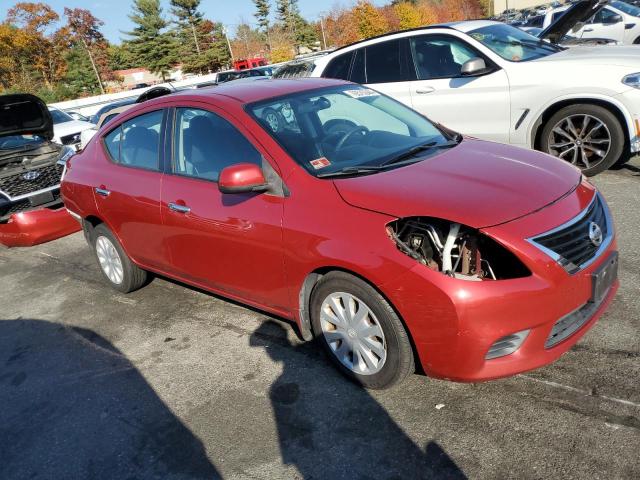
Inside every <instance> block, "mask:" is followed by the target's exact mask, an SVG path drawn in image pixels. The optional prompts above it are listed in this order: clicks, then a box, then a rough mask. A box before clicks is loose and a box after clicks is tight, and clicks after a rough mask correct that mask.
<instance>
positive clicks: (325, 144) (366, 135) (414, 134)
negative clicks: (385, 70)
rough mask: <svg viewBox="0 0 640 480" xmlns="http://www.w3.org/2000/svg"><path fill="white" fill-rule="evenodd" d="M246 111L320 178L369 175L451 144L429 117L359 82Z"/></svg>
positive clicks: (310, 92)
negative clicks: (348, 174) (364, 171)
mask: <svg viewBox="0 0 640 480" xmlns="http://www.w3.org/2000/svg"><path fill="white" fill-rule="evenodd" d="M247 110H248V111H249V113H250V114H252V115H253V117H254V118H255V119H256V120H257V121H258V123H260V124H261V126H262V127H263V128H264V129H265V130H266V131H267V132H268V133H269V134H271V136H272V137H273V138H274V139H275V140H276V141H277V142H278V143H279V144H280V145H281V146H282V147H283V148H284V149H285V150H287V152H288V153H289V155H291V157H293V159H294V160H295V161H296V162H298V163H299V164H300V165H302V166H303V167H304V168H305V169H307V171H309V172H310V173H311V174H313V175H316V176H329V174H332V173H335V172H341V173H346V172H347V171H348V172H350V173H353V174H358V173H363V172H361V171H356V170H363V169H365V168H368V169H369V171H367V173H370V172H371V171H373V170H374V169H375V168H376V167H377V168H378V169H386V168H392V167H395V166H398V165H400V163H399V162H396V161H395V160H405V161H404V162H402V163H403V164H404V163H408V162H409V161H410V162H415V161H419V160H421V159H424V158H425V156H427V155H429V153H430V152H437V151H438V150H439V147H440V146H445V145H446V146H451V142H450V140H451V139H450V138H448V137H447V136H445V133H444V132H443V131H441V130H440V129H438V128H437V127H436V126H435V125H433V124H432V123H431V122H430V121H429V120H427V119H426V118H425V117H423V116H421V115H420V114H418V113H416V112H414V111H413V110H411V109H409V108H407V107H406V106H404V105H403V104H401V103H399V102H397V101H395V100H392V99H391V98H389V97H387V96H385V95H381V94H380V93H378V92H376V91H374V90H371V89H368V88H364V87H361V86H359V85H344V86H339V87H330V88H323V89H318V90H311V91H306V92H301V93H297V94H292V95H290V96H286V97H280V98H278V99H270V100H268V101H264V102H259V103H256V104H252V105H249V106H248V107H247ZM416 147H419V148H416ZM413 150H415V152H416V155H415V156H414V155H413V154H412V152H413ZM418 151H419V152H420V153H419V154H418ZM400 157H402V158H400ZM405 157H407V158H406V159H405ZM409 157H414V158H412V159H411V158H409ZM345 169H346V171H345Z"/></svg>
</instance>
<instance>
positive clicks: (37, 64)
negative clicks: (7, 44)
mask: <svg viewBox="0 0 640 480" xmlns="http://www.w3.org/2000/svg"><path fill="white" fill-rule="evenodd" d="M59 18H60V17H59V16H58V14H57V13H56V12H55V11H54V10H53V9H52V8H51V7H50V6H49V5H47V4H45V3H30V2H19V3H17V4H16V5H15V6H14V7H12V8H10V9H9V11H8V12H7V19H6V22H7V23H8V24H10V25H13V26H14V27H17V28H18V29H19V30H21V33H20V35H19V38H18V39H17V40H18V42H17V43H16V44H15V45H19V48H20V50H21V52H22V54H23V55H27V58H26V59H23V60H27V61H28V63H27V64H26V65H23V67H24V70H23V73H24V74H27V70H30V71H32V72H33V71H35V72H37V74H38V75H39V77H40V78H41V79H42V81H43V82H44V84H45V85H46V87H47V88H48V89H49V90H51V89H52V88H53V87H52V86H53V84H54V83H55V82H56V81H57V80H59V78H60V74H61V73H62V72H61V71H60V70H59V69H58V68H55V66H52V58H53V56H54V55H55V54H56V48H55V45H54V41H55V40H56V39H55V38H53V37H52V36H51V35H48V34H47V31H48V30H50V29H51V28H52V27H53V26H54V25H55V24H56V23H57V22H58V20H59ZM54 63H55V65H58V63H59V62H54ZM52 67H53V68H52Z"/></svg>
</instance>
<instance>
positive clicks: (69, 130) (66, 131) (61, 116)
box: [48, 106, 95, 149]
mask: <svg viewBox="0 0 640 480" xmlns="http://www.w3.org/2000/svg"><path fill="white" fill-rule="evenodd" d="M48 108H49V112H50V113H51V118H52V119H53V141H54V142H56V143H60V144H62V145H69V146H70V147H74V148H75V149H78V148H79V147H80V135H81V133H82V132H83V131H84V130H88V129H90V128H93V127H94V126H95V125H94V124H93V123H90V122H85V121H82V120H75V119H74V118H73V117H72V116H71V115H69V114H68V113H66V112H63V111H62V110H60V109H58V108H56V107H51V106H50V107H48Z"/></svg>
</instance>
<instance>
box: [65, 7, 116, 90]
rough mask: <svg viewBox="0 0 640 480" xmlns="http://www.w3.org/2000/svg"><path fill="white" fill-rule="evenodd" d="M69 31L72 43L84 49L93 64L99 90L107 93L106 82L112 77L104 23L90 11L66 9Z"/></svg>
mask: <svg viewBox="0 0 640 480" xmlns="http://www.w3.org/2000/svg"><path fill="white" fill-rule="evenodd" d="M64 14H65V16H66V17H67V22H68V27H69V31H70V33H71V38H72V41H73V42H74V43H75V44H77V45H79V46H80V47H82V49H83V51H84V53H85V55H86V56H87V57H88V59H89V62H90V63H91V68H92V70H93V73H94V74H95V77H96V80H97V83H98V88H99V89H100V92H101V93H105V90H104V83H103V82H104V80H106V79H108V78H106V77H109V76H110V75H111V71H110V70H109V63H108V55H107V48H108V44H107V41H106V40H105V38H104V36H103V35H102V33H101V32H100V27H101V26H102V25H104V22H103V21H101V20H98V19H97V18H96V17H94V16H93V14H92V13H91V12H90V11H89V10H85V9H83V8H74V9H71V8H65V9H64Z"/></svg>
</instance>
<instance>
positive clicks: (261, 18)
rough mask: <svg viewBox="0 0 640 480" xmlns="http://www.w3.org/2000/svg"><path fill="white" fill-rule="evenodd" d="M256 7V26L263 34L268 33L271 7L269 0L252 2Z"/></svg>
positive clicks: (254, 0)
mask: <svg viewBox="0 0 640 480" xmlns="http://www.w3.org/2000/svg"><path fill="white" fill-rule="evenodd" d="M253 3H254V4H255V6H256V13H255V14H254V16H255V17H256V19H257V20H258V26H259V27H260V28H261V29H262V30H263V31H264V32H265V33H268V32H269V10H270V9H271V5H270V4H269V0H253Z"/></svg>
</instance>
